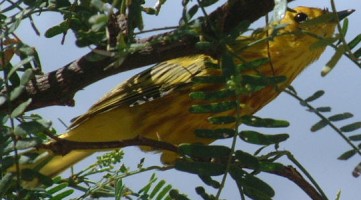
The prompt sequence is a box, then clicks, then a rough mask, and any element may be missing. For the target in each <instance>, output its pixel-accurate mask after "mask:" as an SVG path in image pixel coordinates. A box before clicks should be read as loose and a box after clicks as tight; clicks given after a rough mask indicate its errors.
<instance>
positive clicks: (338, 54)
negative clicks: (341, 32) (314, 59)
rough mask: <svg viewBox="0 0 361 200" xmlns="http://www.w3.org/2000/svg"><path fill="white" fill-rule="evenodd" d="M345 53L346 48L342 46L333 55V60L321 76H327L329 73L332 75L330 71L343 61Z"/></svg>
mask: <svg viewBox="0 0 361 200" xmlns="http://www.w3.org/2000/svg"><path fill="white" fill-rule="evenodd" d="M343 53H345V47H344V46H342V45H341V46H339V47H338V48H337V49H336V52H335V54H333V56H332V57H331V59H330V60H329V61H328V62H327V64H326V66H325V67H323V69H322V71H321V76H326V75H327V74H328V73H330V71H331V70H332V69H333V68H334V67H335V66H336V64H337V63H338V61H339V60H340V59H341V57H342V55H343Z"/></svg>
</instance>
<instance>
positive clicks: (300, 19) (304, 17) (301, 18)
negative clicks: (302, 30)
mask: <svg viewBox="0 0 361 200" xmlns="http://www.w3.org/2000/svg"><path fill="white" fill-rule="evenodd" d="M307 18H308V16H307V15H306V14H305V13H297V15H296V16H295V18H294V19H295V21H296V22H297V23H301V22H304V21H306V20H307Z"/></svg>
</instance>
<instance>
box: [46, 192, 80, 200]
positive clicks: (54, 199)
mask: <svg viewBox="0 0 361 200" xmlns="http://www.w3.org/2000/svg"><path fill="white" fill-rule="evenodd" d="M73 193H74V190H66V191H64V192H61V193H59V194H57V195H55V196H54V197H52V198H50V200H63V199H65V197H67V196H70V195H71V194H73Z"/></svg>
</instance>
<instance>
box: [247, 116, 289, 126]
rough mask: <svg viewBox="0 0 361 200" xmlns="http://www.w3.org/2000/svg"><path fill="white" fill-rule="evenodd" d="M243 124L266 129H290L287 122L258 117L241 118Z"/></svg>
mask: <svg viewBox="0 0 361 200" xmlns="http://www.w3.org/2000/svg"><path fill="white" fill-rule="evenodd" d="M241 123H243V124H245V125H248V126H253V127H265V128H282V127H288V126H289V125H290V124H289V122H288V121H285V120H277V119H271V118H260V117H256V116H250V115H245V116H242V117H241Z"/></svg>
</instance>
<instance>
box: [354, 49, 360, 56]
mask: <svg viewBox="0 0 361 200" xmlns="http://www.w3.org/2000/svg"><path fill="white" fill-rule="evenodd" d="M353 55H354V56H355V57H356V58H360V57H361V48H359V49H357V50H356V51H355V52H354V53H353Z"/></svg>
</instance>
